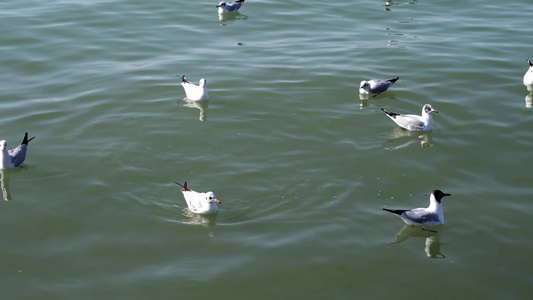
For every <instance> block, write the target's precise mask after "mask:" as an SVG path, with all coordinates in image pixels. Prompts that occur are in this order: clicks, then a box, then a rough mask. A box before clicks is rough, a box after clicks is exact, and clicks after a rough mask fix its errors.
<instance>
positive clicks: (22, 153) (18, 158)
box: [8, 144, 28, 167]
mask: <svg viewBox="0 0 533 300" xmlns="http://www.w3.org/2000/svg"><path fill="white" fill-rule="evenodd" d="M27 150H28V145H27V144H23V145H20V146H18V147H17V148H15V149H11V150H9V151H8V153H9V156H10V157H11V162H12V163H13V165H14V166H15V167H18V166H20V165H21V164H22V163H23V162H24V160H25V159H26V151H27Z"/></svg>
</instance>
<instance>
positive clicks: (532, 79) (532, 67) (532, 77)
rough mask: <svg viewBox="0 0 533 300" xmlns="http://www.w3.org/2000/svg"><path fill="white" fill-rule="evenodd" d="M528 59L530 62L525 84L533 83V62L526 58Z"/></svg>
mask: <svg viewBox="0 0 533 300" xmlns="http://www.w3.org/2000/svg"><path fill="white" fill-rule="evenodd" d="M526 61H527V63H528V64H529V69H528V70H527V72H526V74H524V84H525V85H533V62H531V61H530V60H529V59H526Z"/></svg>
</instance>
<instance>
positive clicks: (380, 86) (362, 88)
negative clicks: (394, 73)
mask: <svg viewBox="0 0 533 300" xmlns="http://www.w3.org/2000/svg"><path fill="white" fill-rule="evenodd" d="M398 79H400V77H396V78H392V79H388V80H378V79H371V80H368V81H366V80H363V81H361V84H360V85H359V93H360V94H365V95H368V94H380V93H383V92H384V91H386V90H387V89H388V88H389V87H391V85H393V84H394V83H395V82H396V81H397V80H398Z"/></svg>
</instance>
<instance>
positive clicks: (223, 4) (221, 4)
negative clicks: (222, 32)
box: [211, 1, 226, 7]
mask: <svg viewBox="0 0 533 300" xmlns="http://www.w3.org/2000/svg"><path fill="white" fill-rule="evenodd" d="M211 5H213V4H211ZM224 6H226V1H222V2H220V3H219V4H218V5H217V7H224Z"/></svg>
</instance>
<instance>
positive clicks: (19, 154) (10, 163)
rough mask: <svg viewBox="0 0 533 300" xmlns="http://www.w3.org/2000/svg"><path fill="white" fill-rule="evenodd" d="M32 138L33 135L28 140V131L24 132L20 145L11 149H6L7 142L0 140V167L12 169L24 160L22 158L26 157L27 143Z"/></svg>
mask: <svg viewBox="0 0 533 300" xmlns="http://www.w3.org/2000/svg"><path fill="white" fill-rule="evenodd" d="M34 138H35V137H32V138H31V139H29V140H28V133H27V132H26V133H25V134H24V139H23V140H22V143H21V144H20V146H18V147H17V148H15V149H11V150H7V142H6V141H5V140H1V141H0V147H2V149H1V150H2V160H1V161H0V169H2V170H5V169H13V168H16V167H18V166H20V165H21V164H22V163H23V162H24V159H26V151H27V150H28V143H29V142H30V141H31V140H33V139H34Z"/></svg>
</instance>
